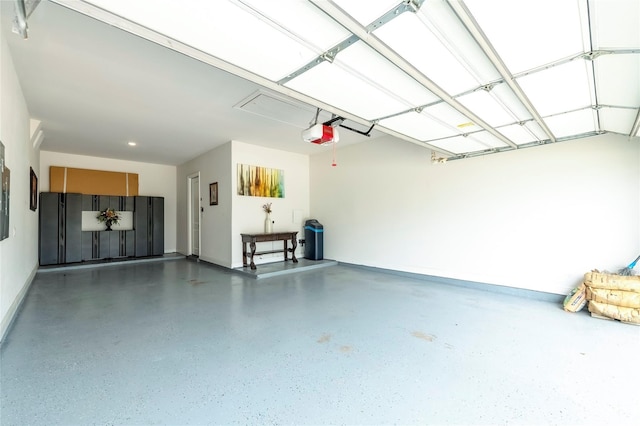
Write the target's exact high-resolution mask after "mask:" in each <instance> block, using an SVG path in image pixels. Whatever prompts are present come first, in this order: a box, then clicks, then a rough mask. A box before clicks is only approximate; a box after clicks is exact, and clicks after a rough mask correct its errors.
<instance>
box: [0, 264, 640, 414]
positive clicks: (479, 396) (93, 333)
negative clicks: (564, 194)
mask: <svg viewBox="0 0 640 426" xmlns="http://www.w3.org/2000/svg"><path fill="white" fill-rule="evenodd" d="M638 354H640V327H634V326H631V325H626V324H620V323H618V322H609V321H603V320H597V319H593V318H590V317H589V316H588V315H587V314H586V313H585V312H581V313H578V314H569V313H565V312H564V311H562V309H561V308H560V307H559V306H558V305H556V304H553V303H550V302H545V301H538V300H532V299H526V298H519V297H515V296H511V295H504V294H496V293H491V292H486V291H478V290H473V289H468V288H460V287H455V286H447V285H444V284H438V283H432V282H428V281H424V280H419V279H413V278H410V277H402V276H397V275H391V274H385V273H381V272H377V271H371V270H366V269H361V268H354V267H350V266H343V265H338V266H334V267H330V268H322V269H317V270H313V271H308V272H301V273H299V274H294V275H287V276H279V277H274V278H267V279H263V280H255V279H253V278H247V277H244V276H241V275H238V274H235V273H233V272H231V271H226V270H223V269H220V268H216V267H212V266H210V265H207V264H205V263H196V262H190V261H187V260H173V261H167V262H153V263H146V264H144V263H142V264H123V265H121V266H115V265H112V266H109V267H100V268H95V269H81V270H64V271H55V272H46V273H39V274H38V275H37V276H36V279H35V281H34V282H33V284H32V287H31V289H30V292H29V294H28V295H27V298H26V301H25V303H24V306H23V309H22V310H21V312H20V314H19V316H18V318H17V320H16V322H15V324H14V326H13V328H12V329H11V331H10V333H9V334H8V336H7V338H6V339H5V342H4V343H3V345H2V348H1V355H2V360H1V367H2V370H1V376H0V377H1V385H2V389H1V395H2V402H1V407H0V408H1V410H2V411H1V414H0V415H1V417H0V421H1V424H2V425H3V426H9V425H27V424H28V425H76V424H77V425H93V424H96V425H112V424H127V425H134V424H169V425H185V424H198V425H200V424H203V425H204V424H231V425H235V424H241V425H247V424H292V425H300V424H316V425H317V424H465V425H468V424H600V425H602V424H608V425H613V424H615V425H623V424H632V423H634V424H637V420H638V418H639V416H640V414H639V413H640V412H639V411H638V410H639V407H640V393H639V392H638V387H637V386H638V383H640V369H638V367H637V366H638V363H637V360H638Z"/></svg>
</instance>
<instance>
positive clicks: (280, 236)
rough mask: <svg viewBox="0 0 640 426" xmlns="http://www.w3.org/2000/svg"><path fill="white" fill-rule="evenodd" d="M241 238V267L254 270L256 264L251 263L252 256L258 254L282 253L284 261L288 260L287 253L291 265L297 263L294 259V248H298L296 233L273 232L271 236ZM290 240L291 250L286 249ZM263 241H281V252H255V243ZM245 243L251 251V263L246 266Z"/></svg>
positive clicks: (258, 235)
mask: <svg viewBox="0 0 640 426" xmlns="http://www.w3.org/2000/svg"><path fill="white" fill-rule="evenodd" d="M240 235H241V236H242V266H244V267H247V266H251V269H256V264H255V263H253V256H254V255H256V254H258V255H260V254H268V253H280V252H284V260H285V261H287V260H289V257H288V256H287V252H289V251H290V252H291V260H293V263H298V259H296V247H297V246H298V242H297V240H296V238H297V235H298V231H295V232H292V231H289V232H273V233H271V234H240ZM289 240H291V248H287V242H288V241H289ZM265 241H283V242H284V248H283V249H281V250H268V251H260V252H256V243H262V242H265ZM247 243H249V248H250V249H251V259H250V260H251V263H250V265H248V264H247V253H248V252H247Z"/></svg>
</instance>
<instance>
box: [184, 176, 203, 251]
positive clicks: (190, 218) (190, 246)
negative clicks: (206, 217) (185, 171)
mask: <svg viewBox="0 0 640 426" xmlns="http://www.w3.org/2000/svg"><path fill="white" fill-rule="evenodd" d="M196 178H197V179H198V194H197V196H198V214H199V215H200V221H199V222H200V225H199V226H198V257H200V254H202V214H201V212H202V182H200V172H199V171H198V172H196V173H192V174H190V175H188V176H187V194H188V196H187V255H188V256H191V255H193V196H194V194H193V193H192V192H193V191H192V190H191V188H192V186H193V185H192V181H193V179H196Z"/></svg>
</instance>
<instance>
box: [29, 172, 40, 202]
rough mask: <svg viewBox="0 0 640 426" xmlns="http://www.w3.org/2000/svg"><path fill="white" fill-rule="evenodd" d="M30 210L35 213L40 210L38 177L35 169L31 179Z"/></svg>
mask: <svg viewBox="0 0 640 426" xmlns="http://www.w3.org/2000/svg"><path fill="white" fill-rule="evenodd" d="M29 208H30V209H31V210H33V211H36V209H37V208H38V176H36V172H34V171H33V168H31V174H30V179H29Z"/></svg>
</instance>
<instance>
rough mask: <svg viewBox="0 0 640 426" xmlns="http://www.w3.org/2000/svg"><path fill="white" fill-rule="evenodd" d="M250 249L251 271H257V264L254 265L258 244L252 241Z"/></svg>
mask: <svg viewBox="0 0 640 426" xmlns="http://www.w3.org/2000/svg"><path fill="white" fill-rule="evenodd" d="M249 247H250V248H251V269H256V264H255V263H253V255H254V254H256V243H255V242H253V241H251V243H249Z"/></svg>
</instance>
